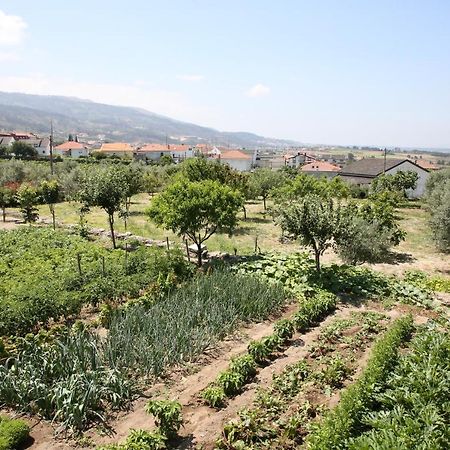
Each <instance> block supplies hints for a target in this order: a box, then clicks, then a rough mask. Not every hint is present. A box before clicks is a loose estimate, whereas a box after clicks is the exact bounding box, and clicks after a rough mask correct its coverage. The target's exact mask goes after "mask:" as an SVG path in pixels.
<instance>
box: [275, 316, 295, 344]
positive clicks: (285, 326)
mask: <svg viewBox="0 0 450 450" xmlns="http://www.w3.org/2000/svg"><path fill="white" fill-rule="evenodd" d="M274 332H275V334H276V335H277V336H278V337H280V338H281V339H282V340H283V341H287V340H289V339H292V336H293V335H294V323H293V322H292V321H291V320H289V319H281V320H279V321H278V322H276V323H275V326H274Z"/></svg>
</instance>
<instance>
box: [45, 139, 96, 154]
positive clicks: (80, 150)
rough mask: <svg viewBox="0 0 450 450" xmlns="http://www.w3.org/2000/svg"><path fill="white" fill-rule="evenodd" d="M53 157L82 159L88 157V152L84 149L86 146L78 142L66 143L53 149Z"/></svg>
mask: <svg viewBox="0 0 450 450" xmlns="http://www.w3.org/2000/svg"><path fill="white" fill-rule="evenodd" d="M53 155H54V156H63V157H70V158H79V157H81V156H83V157H86V156H89V150H88V148H87V147H86V145H84V144H81V143H80V142H75V141H68V142H64V143H63V144H61V145H57V146H56V147H55V148H54V149H53Z"/></svg>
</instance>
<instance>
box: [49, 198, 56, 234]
mask: <svg viewBox="0 0 450 450" xmlns="http://www.w3.org/2000/svg"><path fill="white" fill-rule="evenodd" d="M49 207H50V212H51V214H52V224H53V230H56V219H55V205H52V204H50V205H49Z"/></svg>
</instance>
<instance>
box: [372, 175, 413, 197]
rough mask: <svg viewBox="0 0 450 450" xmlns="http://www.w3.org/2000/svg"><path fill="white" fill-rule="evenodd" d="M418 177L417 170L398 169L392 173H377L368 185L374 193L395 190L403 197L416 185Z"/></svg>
mask: <svg viewBox="0 0 450 450" xmlns="http://www.w3.org/2000/svg"><path fill="white" fill-rule="evenodd" d="M418 179H419V175H418V173H417V172H414V171H411V170H408V171H406V172H405V171H401V170H400V171H398V172H397V173H395V174H393V175H379V176H378V177H376V178H375V179H374V180H373V181H372V183H371V185H370V187H371V190H372V191H373V192H374V193H380V192H386V191H388V192H397V193H399V194H401V196H402V197H403V198H404V197H406V195H407V191H408V190H414V189H415V188H416V187H417V180H418Z"/></svg>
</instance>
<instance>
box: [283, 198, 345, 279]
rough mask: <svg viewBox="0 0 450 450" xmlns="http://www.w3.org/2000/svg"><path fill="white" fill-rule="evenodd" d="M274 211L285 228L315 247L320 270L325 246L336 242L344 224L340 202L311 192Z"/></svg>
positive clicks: (293, 235)
mask: <svg viewBox="0 0 450 450" xmlns="http://www.w3.org/2000/svg"><path fill="white" fill-rule="evenodd" d="M275 214H276V216H275V220H276V222H277V223H278V224H279V225H280V226H281V229H282V230H283V232H286V233H288V234H289V235H291V236H292V237H294V238H296V239H299V241H300V242H301V243H302V244H303V245H305V246H308V247H312V249H313V251H314V258H315V262H316V269H317V271H319V272H320V258H321V256H322V255H323V254H324V252H325V250H327V249H328V248H330V247H332V246H333V244H334V238H335V236H336V233H337V232H338V230H339V229H340V226H341V207H340V205H339V204H335V203H334V202H333V201H332V200H331V199H323V198H322V197H320V196H318V195H314V194H310V195H306V196H305V197H303V198H302V199H300V200H297V201H291V202H290V203H283V204H281V205H279V206H278V207H277V208H276V210H275Z"/></svg>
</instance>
